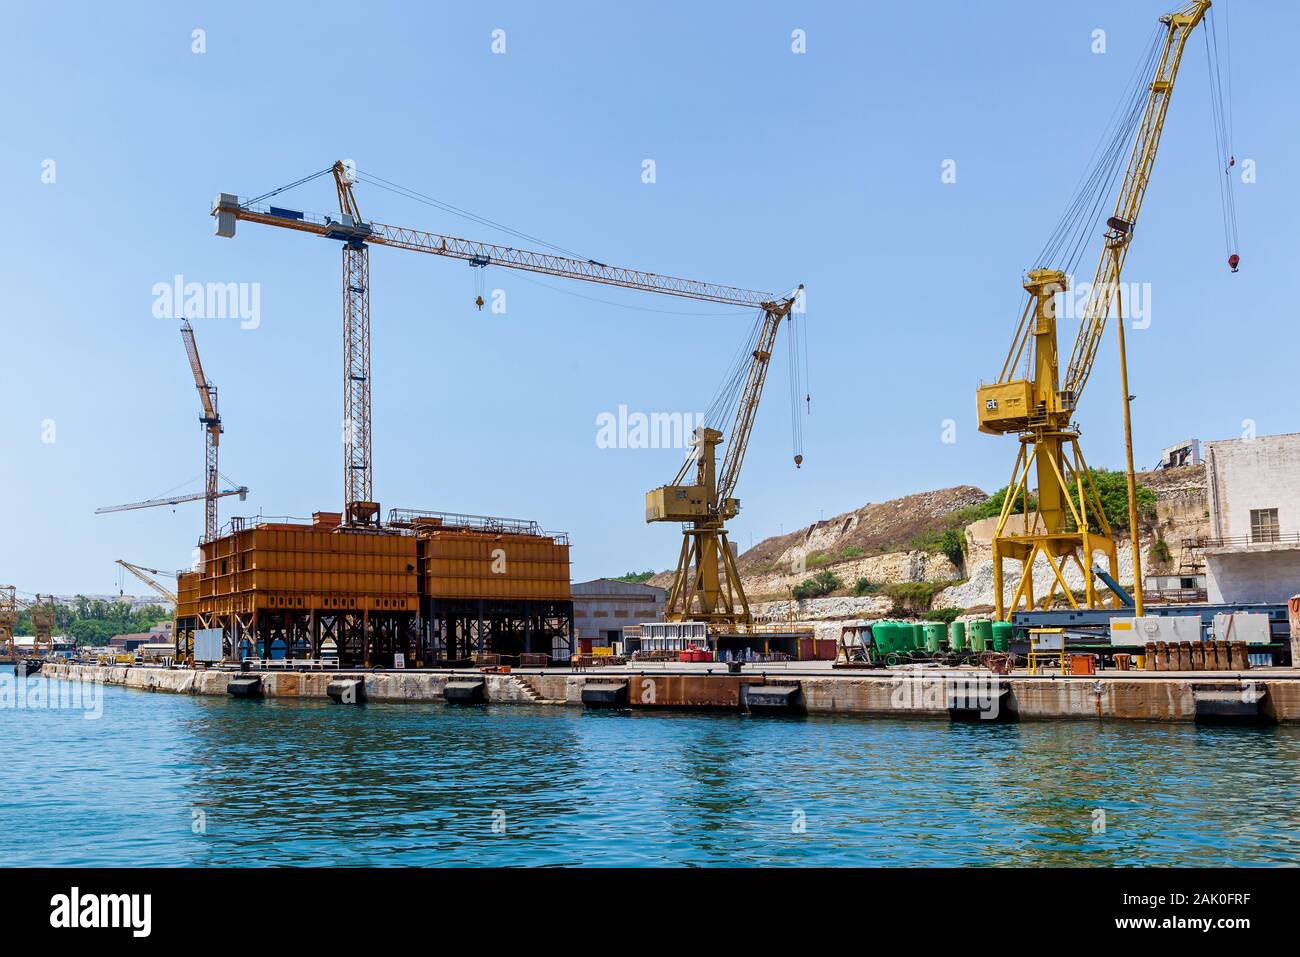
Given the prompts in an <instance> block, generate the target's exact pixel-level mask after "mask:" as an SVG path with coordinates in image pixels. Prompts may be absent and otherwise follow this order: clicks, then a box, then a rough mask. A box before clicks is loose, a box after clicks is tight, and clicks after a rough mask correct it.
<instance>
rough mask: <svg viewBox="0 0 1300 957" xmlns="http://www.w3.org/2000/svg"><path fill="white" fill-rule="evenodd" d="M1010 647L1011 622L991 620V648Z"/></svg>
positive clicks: (1001, 649) (1003, 649) (1004, 648)
mask: <svg viewBox="0 0 1300 957" xmlns="http://www.w3.org/2000/svg"><path fill="white" fill-rule="evenodd" d="M1009 647H1011V622H1009V621H995V622H993V650H994V651H1006V650H1007V649H1008V648H1009Z"/></svg>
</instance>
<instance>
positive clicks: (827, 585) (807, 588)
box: [792, 571, 840, 600]
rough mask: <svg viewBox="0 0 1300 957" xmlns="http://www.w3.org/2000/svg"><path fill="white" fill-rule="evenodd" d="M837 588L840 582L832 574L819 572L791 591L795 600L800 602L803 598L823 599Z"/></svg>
mask: <svg viewBox="0 0 1300 957" xmlns="http://www.w3.org/2000/svg"><path fill="white" fill-rule="evenodd" d="M839 587H840V580H839V579H838V578H836V577H835V574H834V573H833V572H830V571H820V572H818V573H817V574H816V575H814V576H813V577H812V578H809V579H806V580H805V581H803V582H800V583H799V584H798V585H795V586H794V588H793V589H792V591H793V594H794V597H795V598H798V599H800V600H802V599H804V598H824V597H825V596H826V595H829V594H830V593H831V592H833V591H835V589H837V588H839Z"/></svg>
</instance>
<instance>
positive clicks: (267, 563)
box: [176, 509, 573, 667]
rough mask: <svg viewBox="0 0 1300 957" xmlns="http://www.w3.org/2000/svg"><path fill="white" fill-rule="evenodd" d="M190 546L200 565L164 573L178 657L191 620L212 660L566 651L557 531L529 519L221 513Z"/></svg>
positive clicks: (421, 660) (354, 662)
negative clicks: (171, 575)
mask: <svg viewBox="0 0 1300 957" xmlns="http://www.w3.org/2000/svg"><path fill="white" fill-rule="evenodd" d="M201 549H202V563H201V570H199V571H193V572H183V573H181V575H180V576H179V577H178V581H177V596H178V602H177V613H176V622H177V624H176V640H177V653H178V655H179V656H180V657H181V658H182V659H185V658H192V657H195V638H196V636H197V635H198V633H199V632H201V631H205V630H206V631H209V632H211V631H212V630H218V631H219V632H220V634H221V640H222V649H221V658H222V659H223V660H236V659H240V658H245V657H253V658H265V659H275V658H290V659H320V658H337V660H338V662H339V663H340V664H341V665H343V666H345V667H348V666H350V667H357V666H361V667H372V666H373V667H395V666H396V667H427V666H434V665H445V664H455V663H461V664H464V663H483V662H485V661H489V660H492V661H495V660H497V659H508V660H514V661H515V662H518V663H533V664H543V663H545V662H547V661H550V660H553V659H567V658H568V657H570V655H571V654H572V653H573V602H572V598H571V595H570V591H569V543H568V538H567V536H565V535H564V534H561V533H554V532H544V531H542V529H541V528H540V527H539V526H538V525H537V523H536V522H530V521H521V520H515V519H503V518H491V517H487V516H478V515H455V514H450V513H445V512H417V511H411V510H403V509H394V510H392V511H391V512H390V513H389V518H388V521H387V522H386V523H384V524H382V525H374V526H367V527H364V528H350V527H347V526H345V525H343V524H342V515H341V514H340V513H338V512H316V513H315V514H314V515H313V516H312V518H311V520H310V521H304V520H294V519H287V518H286V519H234V520H233V521H232V522H231V523H230V526H229V528H228V530H227V531H226V533H225V534H222V535H219V536H217V537H216V538H214V539H213V540H211V541H205V542H203V543H202V545H201Z"/></svg>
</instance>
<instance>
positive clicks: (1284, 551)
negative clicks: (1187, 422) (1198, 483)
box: [1205, 433, 1300, 603]
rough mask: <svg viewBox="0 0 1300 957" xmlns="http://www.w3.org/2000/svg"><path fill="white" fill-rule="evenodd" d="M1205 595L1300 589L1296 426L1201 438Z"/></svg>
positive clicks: (1269, 595) (1229, 598) (1214, 598)
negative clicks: (1206, 518) (1283, 431)
mask: <svg viewBox="0 0 1300 957" xmlns="http://www.w3.org/2000/svg"><path fill="white" fill-rule="evenodd" d="M1205 479H1206V496H1207V498H1208V500H1209V509H1210V535H1209V540H1208V541H1207V543H1206V549H1205V572H1206V590H1207V592H1208V598H1209V600H1210V601H1211V602H1215V603H1222V602H1268V603H1285V602H1286V600H1287V599H1288V598H1290V597H1291V596H1292V595H1295V594H1297V593H1300V433H1290V434H1287V435H1269V436H1260V437H1258V438H1250V439H1229V440H1225V441H1220V442H1207V443H1206V445H1205Z"/></svg>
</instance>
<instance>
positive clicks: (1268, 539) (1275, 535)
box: [1197, 532, 1300, 548]
mask: <svg viewBox="0 0 1300 957" xmlns="http://www.w3.org/2000/svg"><path fill="white" fill-rule="evenodd" d="M1293 543H1294V544H1297V545H1300V532H1272V533H1269V534H1264V535H1254V534H1251V535H1230V536H1225V537H1223V538H1206V539H1203V540H1202V542H1201V543H1198V545H1197V547H1205V548H1225V547H1232V546H1236V545H1282V544H1293Z"/></svg>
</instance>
